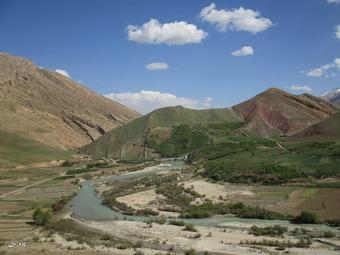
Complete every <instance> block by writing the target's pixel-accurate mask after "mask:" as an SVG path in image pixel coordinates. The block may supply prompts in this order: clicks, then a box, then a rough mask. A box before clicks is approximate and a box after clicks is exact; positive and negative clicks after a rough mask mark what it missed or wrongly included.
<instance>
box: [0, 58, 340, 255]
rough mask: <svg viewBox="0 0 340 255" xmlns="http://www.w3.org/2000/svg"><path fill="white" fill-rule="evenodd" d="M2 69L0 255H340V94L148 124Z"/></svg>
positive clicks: (53, 80)
mask: <svg viewBox="0 0 340 255" xmlns="http://www.w3.org/2000/svg"><path fill="white" fill-rule="evenodd" d="M0 66H2V67H3V68H2V69H1V70H0V83H1V86H2V87H1V90H0V96H1V97H0V98H1V99H2V100H1V101H0V104H2V105H3V106H4V108H3V109H4V111H2V112H1V113H0V117H1V118H2V120H4V121H2V122H1V123H0V216H1V218H0V254H23V253H25V254H32V255H35V254H46V253H49V254H51V255H54V254H71V255H73V254H85V255H86V254H89V255H90V254H94V253H97V254H133V255H141V254H155V255H156V254H187V255H196V254H214V255H220V254H221V255H222V254H227V255H229V254H268V255H269V254H292V255H295V254H296V255H297V254H303V255H310V254H314V253H319V254H326V255H333V254H338V253H339V249H340V229H339V226H340V207H339V206H340V204H339V196H340V157H339V155H340V133H339V130H340V121H339V116H340V115H339V109H338V108H337V107H338V106H337V105H336V104H333V102H332V100H333V94H334V93H333V92H332V93H331V95H332V100H330V99H328V97H326V96H324V97H316V96H313V95H309V94H302V95H293V94H290V93H288V92H285V91H283V90H280V89H277V88H269V89H266V90H265V91H263V92H261V93H259V94H258V95H255V96H254V97H252V98H250V99H249V100H246V101H244V102H241V103H239V104H237V105H235V106H232V107H229V108H221V109H201V110H197V109H189V108H185V107H183V106H171V107H164V108H159V109H155V110H154V111H152V112H150V113H147V114H145V115H143V116H140V114H138V113H137V112H135V111H133V110H130V109H128V108H127V107H125V106H122V105H120V104H118V103H116V102H114V101H112V100H109V99H107V98H104V97H102V96H100V95H97V94H95V93H94V92H92V91H89V90H87V89H86V88H84V87H82V86H81V85H80V84H78V83H76V82H74V81H72V80H71V79H69V78H67V77H62V76H61V75H60V74H58V73H56V72H53V71H51V70H45V69H40V68H38V67H36V66H34V64H33V63H31V62H30V61H28V60H25V59H22V58H18V57H13V56H10V55H7V54H0ZM1 75H2V76H1ZM56 86H58V87H56ZM27 87H29V88H30V90H26V89H25V88H27ZM23 88H24V89H23ZM335 91H336V90H335ZM51 95H54V97H53V98H51V97H50V96H51ZM27 98H30V100H29V101H27ZM83 98H84V99H83ZM333 101H334V100H333ZM42 116H45V117H42ZM28 120H29V121H28ZM22 123H27V125H26V124H22ZM23 244H25V245H23Z"/></svg>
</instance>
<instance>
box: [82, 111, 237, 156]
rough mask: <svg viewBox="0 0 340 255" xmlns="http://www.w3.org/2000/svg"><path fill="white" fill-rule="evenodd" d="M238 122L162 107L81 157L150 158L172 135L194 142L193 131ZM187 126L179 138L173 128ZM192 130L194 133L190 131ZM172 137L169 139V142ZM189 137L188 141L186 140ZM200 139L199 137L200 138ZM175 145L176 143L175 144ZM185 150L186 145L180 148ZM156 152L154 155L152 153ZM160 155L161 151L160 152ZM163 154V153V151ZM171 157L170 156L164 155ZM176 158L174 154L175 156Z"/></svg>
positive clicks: (224, 114) (222, 114)
mask: <svg viewBox="0 0 340 255" xmlns="http://www.w3.org/2000/svg"><path fill="white" fill-rule="evenodd" d="M239 122H242V119H241V118H240V117H239V116H238V115H237V114H236V113H235V112H234V111H233V110H231V109H209V110H193V109H186V108H184V107H181V106H176V107H166V108H162V109H158V110H155V111H153V112H151V113H149V114H147V115H145V116H143V117H140V118H138V119H135V120H133V121H131V122H129V123H128V124H126V125H124V126H121V127H118V128H115V129H113V130H112V131H110V132H108V133H106V134H105V135H104V136H102V137H101V138H99V139H98V140H96V141H94V142H93V143H91V144H89V145H87V146H85V147H84V148H83V149H82V152H83V153H87V154H93V155H96V156H98V157H103V156H109V157H114V158H125V159H129V158H154V157H157V156H158V155H159V153H157V152H159V150H160V148H159V147H157V144H160V143H162V142H166V141H168V140H169V139H175V140H176V139H177V138H174V137H173V135H175V136H176V134H179V135H180V136H182V135H188V139H189V140H196V138H197V136H199V133H197V132H199V131H197V128H196V127H195V128H192V127H194V126H197V125H200V126H201V127H203V126H205V125H207V124H213V123H239ZM185 125H187V126H188V128H187V129H189V130H187V131H186V132H187V133H186V134H183V132H181V131H183V128H182V130H180V132H176V130H177V131H178V128H177V129H174V128H175V127H179V126H185ZM194 129H196V130H194ZM171 137H172V138H171ZM190 137H191V138H190ZM200 137H201V136H200ZM195 143H196V145H193V146H192V145H188V148H187V149H184V150H182V151H181V152H190V151H189V150H191V149H193V148H195V147H196V146H197V145H202V144H201V142H198V143H197V141H196V142H195ZM177 144H179V143H177ZM183 146H187V145H185V144H184V145H183ZM155 149H158V151H155ZM161 151H162V150H161ZM163 151H164V150H163ZM168 154H171V153H168ZM175 154H176V155H177V153H175Z"/></svg>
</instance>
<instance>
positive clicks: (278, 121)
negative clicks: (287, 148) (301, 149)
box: [233, 88, 337, 136]
mask: <svg viewBox="0 0 340 255" xmlns="http://www.w3.org/2000/svg"><path fill="white" fill-rule="evenodd" d="M233 109H234V110H235V111H236V112H238V113H239V114H240V115H242V116H243V118H244V120H245V121H247V122H248V126H247V127H246V128H245V131H247V132H248V133H250V134H254V135H261V136H272V135H282V134H286V135H290V134H293V133H296V132H298V131H300V130H303V129H305V128H307V127H309V126H311V125H313V124H315V123H318V122H320V121H322V120H324V119H326V118H328V117H330V116H332V115H333V114H335V113H336V112H337V109H336V108H335V107H334V106H333V105H332V104H330V103H329V102H327V101H325V100H323V99H320V98H318V97H315V96H312V95H308V94H303V95H292V94H290V93H287V92H284V91H282V90H279V89H277V88H270V89H268V90H266V91H264V92H262V93H260V94H258V95H256V96H255V97H253V98H251V99H249V100H247V101H245V102H243V103H241V104H238V105H236V106H234V107H233Z"/></svg>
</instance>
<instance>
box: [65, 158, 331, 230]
mask: <svg viewBox="0 0 340 255" xmlns="http://www.w3.org/2000/svg"><path fill="white" fill-rule="evenodd" d="M183 166H184V161H183V160H180V159H168V160H166V161H164V162H162V163H161V164H159V165H156V166H152V167H147V168H145V169H143V170H141V171H136V172H131V173H127V174H122V175H112V176H104V177H99V178H95V179H92V180H88V181H84V182H82V186H81V188H80V190H79V191H78V193H77V195H76V196H75V197H74V198H73V199H72V200H71V201H70V202H69V203H68V205H67V207H68V208H69V209H70V210H71V211H72V216H73V217H76V218H81V219H85V220H92V221H110V220H130V221H140V222H143V221H144V220H145V219H147V218H150V217H147V216H131V215H125V214H122V213H120V212H118V211H115V210H112V209H110V208H108V207H106V206H104V205H103V204H102V199H101V198H100V197H99V196H98V195H97V193H96V192H95V187H96V186H98V185H101V184H103V183H108V182H112V181H130V180H132V179H135V178H139V177H142V176H146V175H151V174H154V173H159V172H162V171H173V170H179V169H182V168H183ZM180 220H183V221H185V222H190V223H193V224H194V225H198V226H219V225H223V224H234V225H235V226H237V223H240V225H242V223H248V224H261V225H273V224H281V225H286V226H289V225H291V226H292V225H293V224H291V223H289V221H280V220H259V219H246V218H238V217H233V216H216V217H211V218H204V219H180ZM298 227H309V228H313V229H317V230H334V228H331V227H329V226H326V225H308V224H301V225H298Z"/></svg>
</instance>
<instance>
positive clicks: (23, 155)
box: [0, 131, 71, 167]
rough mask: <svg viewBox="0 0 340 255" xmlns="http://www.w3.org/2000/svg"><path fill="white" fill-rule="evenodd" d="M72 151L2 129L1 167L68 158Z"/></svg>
mask: <svg viewBox="0 0 340 255" xmlns="http://www.w3.org/2000/svg"><path fill="white" fill-rule="evenodd" d="M70 156H71V153H70V152H68V151H64V150H61V149H55V148H52V147H49V146H47V145H44V144H41V143H39V142H37V141H34V140H32V139H28V138H24V137H22V136H20V135H17V134H12V133H7V132H3V131H0V167H14V166H17V165H28V164H31V163H37V162H45V161H51V160H57V159H68V158H70Z"/></svg>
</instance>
